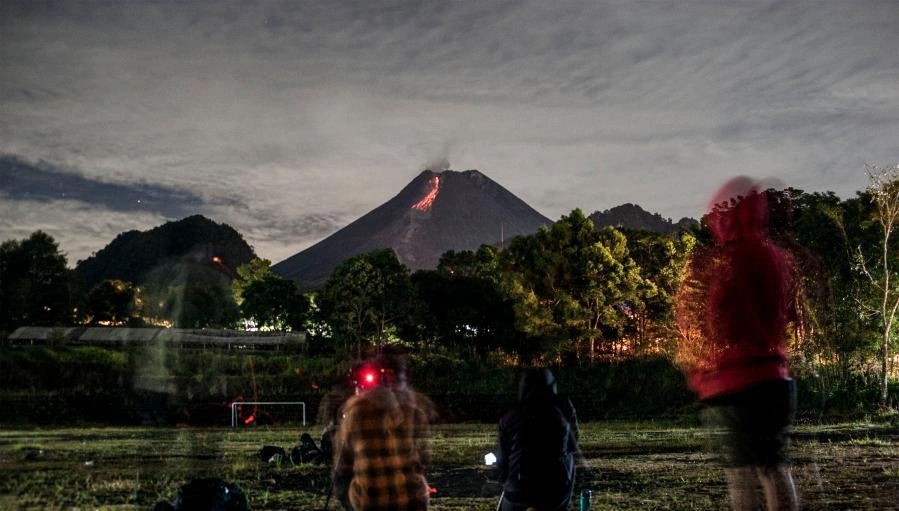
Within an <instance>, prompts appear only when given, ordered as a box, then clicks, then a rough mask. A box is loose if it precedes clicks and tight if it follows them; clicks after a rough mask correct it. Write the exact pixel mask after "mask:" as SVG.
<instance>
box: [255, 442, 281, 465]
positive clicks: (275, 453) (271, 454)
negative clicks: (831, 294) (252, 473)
mask: <svg viewBox="0 0 899 511" xmlns="http://www.w3.org/2000/svg"><path fill="white" fill-rule="evenodd" d="M258 454H259V460H260V461H262V462H263V463H281V461H283V460H286V459H287V453H286V452H285V451H284V448H283V447H278V446H276V445H263V446H262V449H259V452H258Z"/></svg>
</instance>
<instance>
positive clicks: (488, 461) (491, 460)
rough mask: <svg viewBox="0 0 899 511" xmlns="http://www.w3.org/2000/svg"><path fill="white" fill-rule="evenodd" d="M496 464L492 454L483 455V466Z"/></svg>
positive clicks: (494, 456)
mask: <svg viewBox="0 0 899 511" xmlns="http://www.w3.org/2000/svg"><path fill="white" fill-rule="evenodd" d="M494 463H496V455H495V454H493V453H492V452H488V453H487V454H485V455H484V464H485V465H493V464H494Z"/></svg>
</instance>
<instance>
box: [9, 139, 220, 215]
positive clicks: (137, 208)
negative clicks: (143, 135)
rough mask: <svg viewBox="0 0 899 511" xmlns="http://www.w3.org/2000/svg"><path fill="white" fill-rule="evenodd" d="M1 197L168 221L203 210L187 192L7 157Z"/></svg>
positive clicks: (198, 200)
mask: <svg viewBox="0 0 899 511" xmlns="http://www.w3.org/2000/svg"><path fill="white" fill-rule="evenodd" d="M0 196H3V197H4V198H6V199H9V200H28V201H36V202H39V203H50V202H54V201H60V200H64V201H79V202H82V203H84V204H85V205H86V206H90V207H95V208H100V209H106V210H110V211H116V212H144V213H150V214H156V215H161V216H163V217H167V218H180V217H182V216H188V215H191V214H193V212H195V211H197V210H199V209H202V200H201V199H200V197H198V196H196V195H194V194H192V193H190V192H188V191H183V190H177V189H174V188H169V187H165V186H159V185H154V184H143V183H135V184H116V183H105V182H102V181H97V180H94V179H89V178H85V177H83V176H80V175H78V174H74V173H72V172H65V171H62V170H60V169H57V168H54V167H52V166H50V165H47V164H41V163H38V164H29V163H27V162H25V161H23V160H21V159H19V158H17V157H15V156H10V155H0Z"/></svg>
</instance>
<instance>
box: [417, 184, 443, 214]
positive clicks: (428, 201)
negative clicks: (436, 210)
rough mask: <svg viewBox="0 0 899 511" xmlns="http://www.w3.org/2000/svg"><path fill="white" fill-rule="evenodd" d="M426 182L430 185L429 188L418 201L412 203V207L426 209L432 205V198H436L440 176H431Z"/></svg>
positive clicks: (420, 209) (419, 209)
mask: <svg viewBox="0 0 899 511" xmlns="http://www.w3.org/2000/svg"><path fill="white" fill-rule="evenodd" d="M428 184H430V185H431V190H430V191H429V192H428V193H427V195H425V196H424V197H422V199H421V200H420V201H418V202H416V203H415V204H413V205H412V209H417V210H418V211H428V210H429V209H431V206H433V205H434V200H435V199H437V193H438V192H439V191H440V177H439V176H434V177H432V178H431V179H429V180H428Z"/></svg>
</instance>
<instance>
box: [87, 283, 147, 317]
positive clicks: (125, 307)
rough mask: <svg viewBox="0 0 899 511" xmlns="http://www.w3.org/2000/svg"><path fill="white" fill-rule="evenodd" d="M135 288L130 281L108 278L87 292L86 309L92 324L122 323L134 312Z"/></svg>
mask: <svg viewBox="0 0 899 511" xmlns="http://www.w3.org/2000/svg"><path fill="white" fill-rule="evenodd" d="M134 298H135V289H134V287H133V286H132V285H131V284H130V283H128V282H122V281H121V280H115V279H106V280H104V281H102V282H100V283H99V284H97V285H96V286H94V287H93V288H91V290H90V291H89V292H88V293H87V298H86V301H85V309H86V311H85V312H86V313H87V316H88V322H89V323H90V324H92V325H122V324H125V323H127V322H128V320H129V319H130V318H131V317H132V315H133V312H134Z"/></svg>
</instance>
